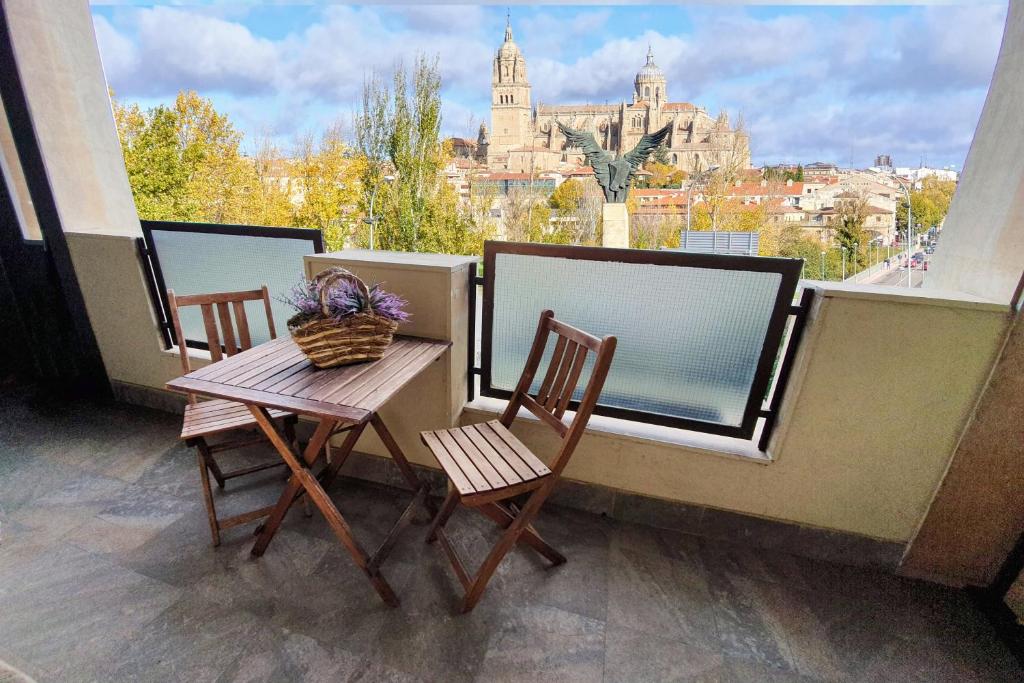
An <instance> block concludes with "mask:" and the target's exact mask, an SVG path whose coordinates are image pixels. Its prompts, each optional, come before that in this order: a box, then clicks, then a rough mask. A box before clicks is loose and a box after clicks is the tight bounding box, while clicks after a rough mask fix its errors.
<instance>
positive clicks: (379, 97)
mask: <svg viewBox="0 0 1024 683" xmlns="http://www.w3.org/2000/svg"><path fill="white" fill-rule="evenodd" d="M440 91H441V75H440V72H439V70H438V66H437V58H436V57H434V58H430V59H428V58H427V57H425V56H423V55H419V56H417V57H416V59H415V61H414V63H413V66H412V68H411V71H409V70H407V69H406V68H405V67H404V66H403V65H402V64H399V65H398V66H396V67H395V71H394V74H393V77H392V82H391V87H390V88H389V87H388V86H386V85H385V84H384V83H383V82H382V81H381V80H380V79H379V78H377V77H375V76H374V77H370V78H368V79H367V80H366V81H365V82H364V84H363V97H362V108H361V110H360V111H359V112H358V113H357V114H356V116H355V129H356V131H355V132H356V135H355V137H356V147H357V149H358V151H359V153H360V155H361V156H362V157H363V158H364V160H365V164H364V166H363V171H362V175H361V181H362V183H361V186H362V192H361V195H362V196H361V199H360V208H361V209H362V211H363V212H368V211H369V206H370V203H371V201H373V202H374V205H375V211H374V213H375V215H376V217H377V218H378V222H377V226H376V231H377V241H378V244H379V246H380V248H383V249H394V250H399V251H421V250H425V249H431V250H436V251H443V252H448V253H452V252H461V251H465V250H469V249H472V250H473V252H474V253H475V252H476V251H477V245H481V247H482V243H483V235H485V234H487V229H486V228H481V227H480V226H478V225H477V224H476V222H475V221H474V219H473V212H472V211H469V210H464V209H463V208H462V207H460V206H459V200H458V195H457V194H456V193H455V192H454V191H453V190H452V188H451V187H450V186H449V185H448V183H447V181H446V180H445V178H444V174H443V170H444V167H445V165H446V164H447V163H448V161H449V160H450V157H451V152H450V150H446V149H445V147H444V145H442V143H441V140H440V130H441V96H440ZM389 175H390V176H392V177H393V180H392V181H391V182H389V183H384V182H382V180H383V179H384V178H386V177H387V176H389ZM375 192H376V198H375V199H374V193H375Z"/></svg>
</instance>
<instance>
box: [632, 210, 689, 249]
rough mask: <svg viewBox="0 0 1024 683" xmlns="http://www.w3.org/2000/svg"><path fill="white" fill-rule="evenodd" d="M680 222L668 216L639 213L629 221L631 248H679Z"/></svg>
mask: <svg viewBox="0 0 1024 683" xmlns="http://www.w3.org/2000/svg"><path fill="white" fill-rule="evenodd" d="M680 228H681V225H680V223H679V221H678V220H672V219H671V218H670V217H668V216H664V215H656V214H643V213H637V214H633V215H631V216H630V219H629V246H630V247H631V248H633V249H660V248H662V247H669V248H675V247H678V246H679V230H680Z"/></svg>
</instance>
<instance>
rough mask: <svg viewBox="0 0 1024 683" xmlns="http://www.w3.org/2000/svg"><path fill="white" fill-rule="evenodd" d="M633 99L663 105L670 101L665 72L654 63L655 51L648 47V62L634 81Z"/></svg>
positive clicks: (657, 105)
mask: <svg viewBox="0 0 1024 683" xmlns="http://www.w3.org/2000/svg"><path fill="white" fill-rule="evenodd" d="M633 101H634V102H647V103H648V104H650V105H652V106H656V107H659V108H660V107H661V106H662V105H663V104H665V103H666V102H668V86H667V84H666V82H665V73H664V72H663V71H662V70H661V68H660V67H658V65H657V64H655V63H654V51H653V50H651V48H650V46H648V47H647V63H646V64H644V65H643V66H642V67H641V68H640V71H638V72H637V74H636V79H634V81H633Z"/></svg>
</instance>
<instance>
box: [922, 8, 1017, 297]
mask: <svg viewBox="0 0 1024 683" xmlns="http://www.w3.org/2000/svg"><path fill="white" fill-rule="evenodd" d="M1021 112H1024V2H1019V1H1015V2H1011V3H1010V10H1009V14H1008V16H1007V19H1006V29H1005V31H1004V33H1003V44H1002V48H1001V49H1000V52H999V59H998V61H997V62H996V68H995V73H994V74H993V78H992V85H991V86H990V87H989V93H988V98H987V99H986V100H985V108H984V110H983V111H982V114H981V119H980V121H979V122H978V127H977V129H976V131H975V134H974V140H973V142H972V143H971V150H970V153H969V154H968V155H967V162H966V164H965V165H964V171H963V175H962V176H961V177H960V185H959V187H958V188H957V191H956V195H955V196H954V197H953V203H952V205H951V206H950V209H949V216H948V217H947V218H946V222H945V224H944V227H943V231H942V243H941V246H940V247H939V248H938V249H937V250H936V251H935V255H934V257H933V258H932V267H931V269H930V270H929V273H928V277H927V278H926V279H925V282H924V287H926V288H934V289H952V290H958V291H962V292H968V293H970V294H975V295H978V296H982V297H985V298H987V299H991V300H993V301H1001V302H1006V301H1009V300H1010V297H1011V296H1012V295H1013V292H1014V290H1015V289H1016V287H1017V284H1018V282H1020V279H1021V273H1022V272H1024V126H1022V125H1021V117H1022V114H1021Z"/></svg>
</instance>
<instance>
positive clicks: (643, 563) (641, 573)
mask: <svg viewBox="0 0 1024 683" xmlns="http://www.w3.org/2000/svg"><path fill="white" fill-rule="evenodd" d="M610 558H611V572H610V578H609V585H608V617H607V620H608V626H609V628H612V629H615V628H619V627H629V628H633V629H635V630H638V631H642V632H646V633H651V634H654V635H658V636H662V637H669V638H674V639H677V640H679V641H682V642H684V643H688V644H690V645H696V646H701V647H713V646H715V645H716V644H717V627H716V623H715V614H714V600H713V598H712V595H711V593H710V591H709V590H708V583H707V579H706V577H705V576H704V574H703V572H700V571H695V570H694V568H693V567H692V566H691V565H688V564H686V563H682V562H678V561H676V560H673V559H671V558H668V557H663V556H660V555H657V554H653V553H643V552H631V551H628V550H626V549H624V548H620V547H616V546H613V547H612V550H611V553H610Z"/></svg>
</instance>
